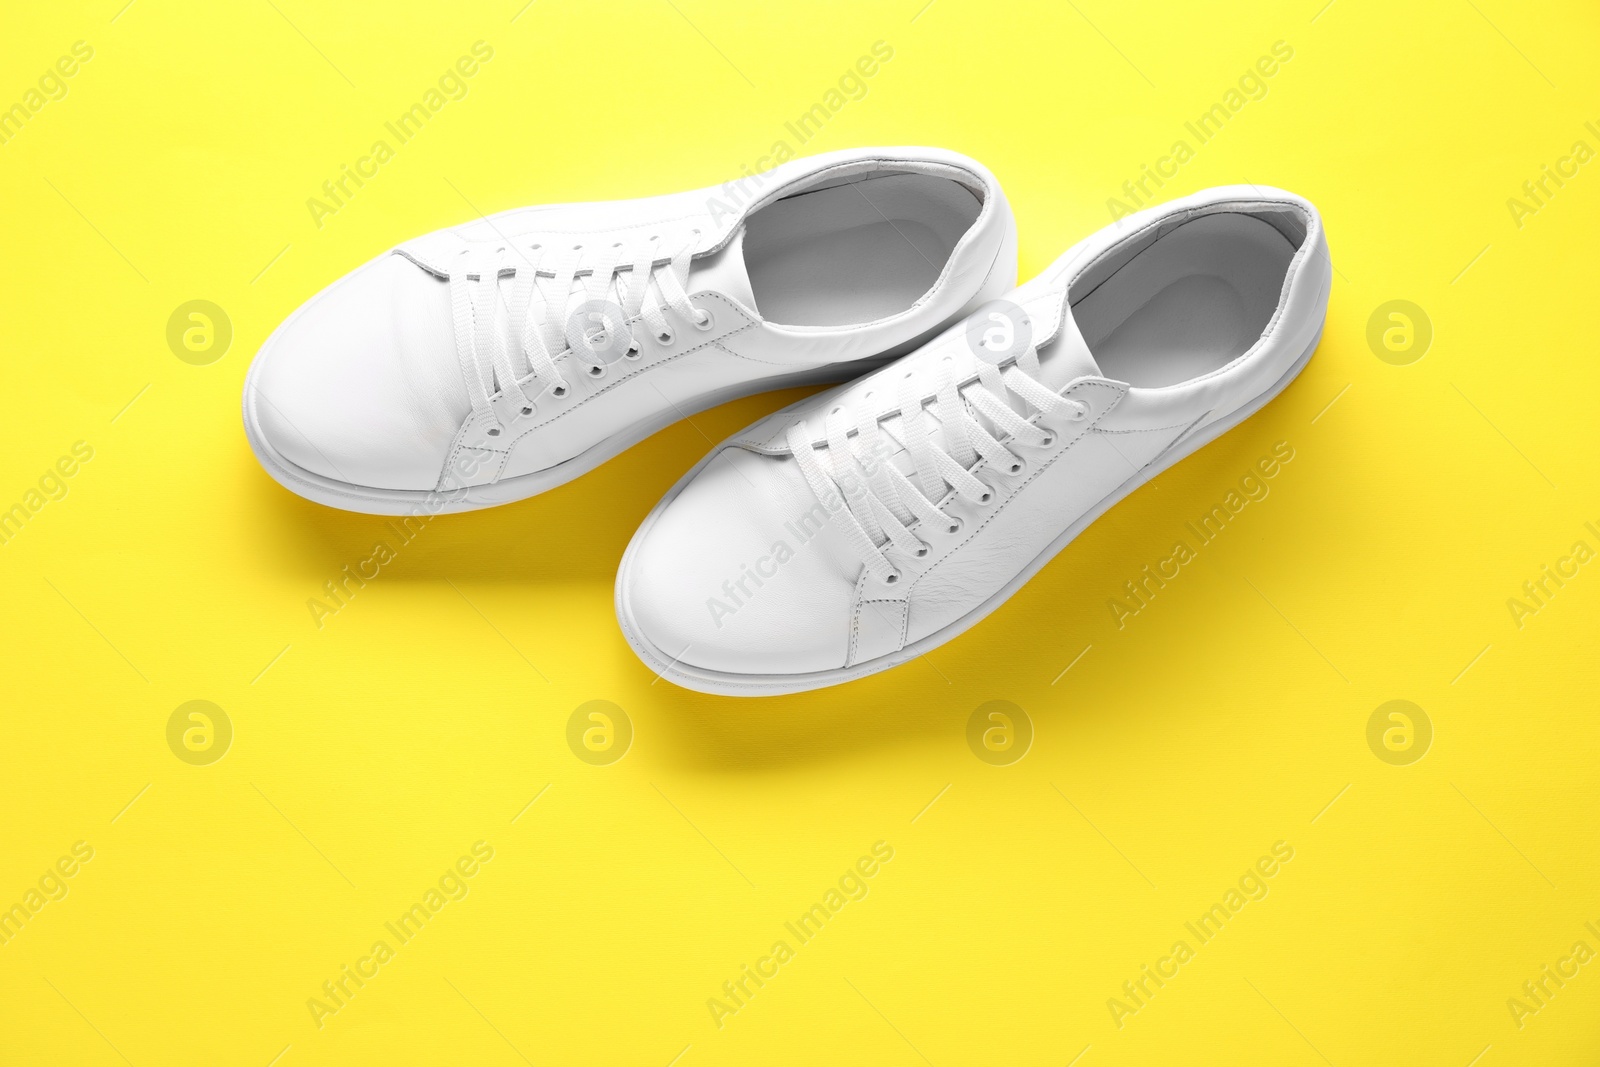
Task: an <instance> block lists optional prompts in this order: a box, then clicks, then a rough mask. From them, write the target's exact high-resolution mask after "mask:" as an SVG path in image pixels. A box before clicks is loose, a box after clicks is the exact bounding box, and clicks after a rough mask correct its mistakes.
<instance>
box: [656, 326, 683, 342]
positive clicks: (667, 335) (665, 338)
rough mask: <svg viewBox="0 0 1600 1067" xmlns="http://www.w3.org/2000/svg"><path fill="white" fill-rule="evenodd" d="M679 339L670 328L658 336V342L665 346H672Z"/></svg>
mask: <svg viewBox="0 0 1600 1067" xmlns="http://www.w3.org/2000/svg"><path fill="white" fill-rule="evenodd" d="M677 338H678V335H677V334H675V333H673V332H672V330H671V329H670V328H668V329H666V330H663V331H662V332H661V333H658V334H656V340H657V341H659V342H661V343H662V344H664V345H670V344H671V343H672V342H673V341H675V340H677Z"/></svg>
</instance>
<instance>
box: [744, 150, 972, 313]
mask: <svg viewBox="0 0 1600 1067" xmlns="http://www.w3.org/2000/svg"><path fill="white" fill-rule="evenodd" d="M981 208H982V205H981V204H980V203H979V202H978V200H977V198H976V197H974V196H973V195H972V194H971V193H970V192H968V191H967V190H966V189H965V188H964V187H962V186H960V185H958V184H957V183H955V182H953V181H950V180H948V179H945V178H935V177H930V176H928V175H921V174H895V175H890V176H888V177H878V178H871V179H868V180H865V181H857V182H851V183H849V184H846V185H837V186H833V187H831V188H826V189H819V190H816V191H813V192H808V193H801V194H800V195H798V196H792V197H789V198H787V199H785V200H780V201H778V202H777V203H774V204H769V205H767V206H766V207H764V208H762V209H760V210H759V211H757V212H756V213H755V214H754V215H752V216H751V217H750V219H749V221H748V222H747V223H746V224H745V236H744V255H745V268H746V270H747V271H748V272H749V276H750V288H751V291H752V292H753V294H754V296H755V301H756V307H757V308H758V309H759V310H760V312H761V315H762V317H763V318H765V319H767V320H768V321H769V322H776V323H782V324H785V325H789V326H846V325H853V324H859V323H867V322H872V321H874V320H877V319H882V318H887V317H889V316H891V315H898V314H900V313H901V312H903V311H906V310H907V309H909V308H910V307H911V306H912V305H913V304H915V303H916V302H917V300H918V299H919V298H921V297H922V295H923V294H925V293H926V292H927V291H928V290H929V289H930V288H932V287H933V283H934V282H935V281H937V280H938V278H939V274H940V272H941V271H942V270H943V269H944V265H945V262H946V261H947V260H948V259H949V258H950V253H951V251H952V250H953V249H954V248H955V246H956V244H957V243H958V242H959V241H960V240H961V237H962V235H963V234H965V233H966V231H967V230H968V229H969V228H970V227H971V226H972V223H973V222H974V221H975V220H976V219H977V217H978V213H979V211H980V210H981Z"/></svg>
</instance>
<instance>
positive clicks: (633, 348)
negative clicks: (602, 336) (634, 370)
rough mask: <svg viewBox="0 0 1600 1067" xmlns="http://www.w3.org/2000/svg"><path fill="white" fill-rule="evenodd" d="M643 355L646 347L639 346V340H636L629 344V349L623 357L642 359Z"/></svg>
mask: <svg viewBox="0 0 1600 1067" xmlns="http://www.w3.org/2000/svg"><path fill="white" fill-rule="evenodd" d="M643 356H644V349H642V348H640V347H639V342H638V341H635V342H634V343H633V344H631V345H629V346H628V350H627V351H626V352H624V353H622V358H623V359H630V360H631V359H640V358H642V357H643Z"/></svg>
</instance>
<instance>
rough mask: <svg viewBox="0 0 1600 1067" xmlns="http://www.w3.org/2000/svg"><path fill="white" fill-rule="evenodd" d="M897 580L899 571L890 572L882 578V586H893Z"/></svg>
mask: <svg viewBox="0 0 1600 1067" xmlns="http://www.w3.org/2000/svg"><path fill="white" fill-rule="evenodd" d="M899 580H900V572H899V571H890V572H889V573H888V574H886V575H884V576H883V584H884V585H894V584H895V583H896V582H898V581H899Z"/></svg>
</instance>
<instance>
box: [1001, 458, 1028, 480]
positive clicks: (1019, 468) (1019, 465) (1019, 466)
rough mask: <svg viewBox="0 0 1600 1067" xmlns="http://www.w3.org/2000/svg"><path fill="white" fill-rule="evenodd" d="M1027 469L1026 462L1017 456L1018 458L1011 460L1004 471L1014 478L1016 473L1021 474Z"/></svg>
mask: <svg viewBox="0 0 1600 1067" xmlns="http://www.w3.org/2000/svg"><path fill="white" fill-rule="evenodd" d="M1027 469H1028V464H1027V463H1026V462H1025V461H1023V460H1022V459H1020V458H1019V459H1014V460H1012V461H1011V466H1009V467H1007V468H1006V473H1007V474H1009V475H1011V476H1012V477H1013V478H1015V477H1016V476H1017V475H1019V474H1021V473H1022V472H1023V471H1025V470H1027Z"/></svg>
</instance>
